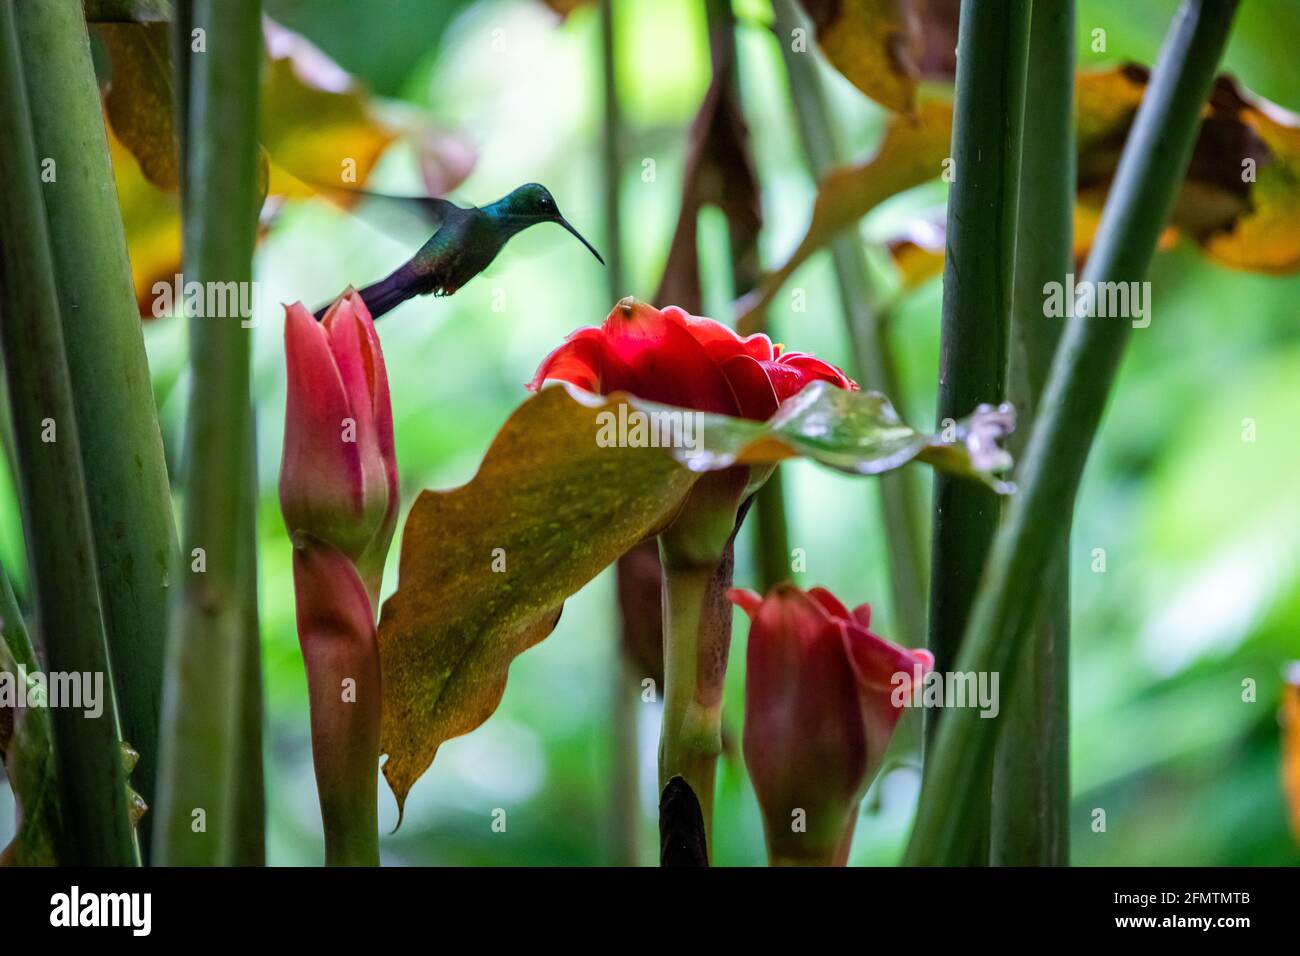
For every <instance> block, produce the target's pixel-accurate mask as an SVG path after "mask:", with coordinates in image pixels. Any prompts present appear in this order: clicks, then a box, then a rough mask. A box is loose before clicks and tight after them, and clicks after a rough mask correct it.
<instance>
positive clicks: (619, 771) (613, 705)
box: [600, 0, 641, 866]
mask: <svg viewBox="0 0 1300 956" xmlns="http://www.w3.org/2000/svg"><path fill="white" fill-rule="evenodd" d="M615 25H616V17H615V14H614V3H613V0H600V52H601V60H600V62H601V78H602V81H603V86H602V93H603V98H602V103H603V106H604V118H605V122H604V137H603V139H602V142H601V148H602V152H601V161H602V171H603V173H604V186H605V263H606V271H605V274H606V277H607V279H608V280H609V287H608V288H609V302H610V305H611V306H612V305H613V304H614V303H615V302H617V301H618V300H619V299H621V298H622V297H623V295H624V294H625V289H624V287H623V282H624V276H623V200H622V195H623V190H622V180H623V157H622V145H623V135H624V134H623V112H622V108H621V106H620V103H619V97H618V56H617V49H616V41H615ZM620 560H622V559H621V558H620ZM629 613H630V610H629V609H628V608H625V607H623V606H622V605H621V604H620V606H619V616H620V617H621V618H622V619H623V621H624V622H626V620H627V616H628V614H629ZM616 637H617V639H616V641H615V644H614V649H613V653H612V655H611V657H610V711H609V715H610V725H611V734H610V739H611V742H612V745H613V749H612V752H611V754H610V757H611V761H610V780H609V784H610V789H609V803H610V834H609V837H610V845H611V847H612V849H613V861H612V862H613V863H614V865H615V866H637V865H639V864H640V862H641V854H640V831H641V791H640V788H639V787H638V786H637V778H638V774H639V769H640V767H639V763H638V759H637V758H638V753H637V736H636V711H637V691H638V684H637V680H636V675H635V674H634V673H633V670H632V666H631V663H630V661H629V659H628V653H627V650H626V648H625V646H624V640H623V638H622V635H621V634H617V635H616Z"/></svg>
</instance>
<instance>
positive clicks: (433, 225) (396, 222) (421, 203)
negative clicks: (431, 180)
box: [319, 187, 458, 248]
mask: <svg viewBox="0 0 1300 956" xmlns="http://www.w3.org/2000/svg"><path fill="white" fill-rule="evenodd" d="M319 194H320V195H321V196H323V197H324V198H326V199H328V200H330V201H331V202H333V203H334V204H335V205H337V206H338V207H339V208H341V209H343V210H344V211H345V212H348V213H350V214H352V215H354V216H356V217H357V218H358V219H360V220H361V221H362V222H364V223H366V225H368V226H370V227H371V228H372V229H375V230H377V231H379V232H382V233H384V234H385V235H387V236H390V237H392V238H393V239H395V240H397V241H398V242H401V243H402V244H404V245H410V246H412V247H414V248H418V247H419V246H420V244H422V243H423V242H424V241H425V240H426V239H428V238H429V236H431V235H432V234H433V233H435V232H437V231H438V229H439V228H440V227H441V226H442V224H443V222H444V221H445V220H446V218H447V215H448V214H449V213H450V212H451V211H452V210H454V209H456V208H458V207H457V206H456V204H455V203H453V202H451V201H449V200H446V199H439V198H438V197H436V196H394V195H391V194H389V193H377V192H371V191H370V190H368V189H343V188H340V187H326V188H323V189H321V190H320V193H319Z"/></svg>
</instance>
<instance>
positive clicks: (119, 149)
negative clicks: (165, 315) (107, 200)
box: [108, 128, 181, 318]
mask: <svg viewBox="0 0 1300 956" xmlns="http://www.w3.org/2000/svg"><path fill="white" fill-rule="evenodd" d="M108 153H109V157H110V158H111V159H112V161H113V179H114V181H115V182H116V184H117V202H118V206H119V207H120V208H121V212H122V228H123V229H124V230H125V232H126V244H127V250H128V251H129V253H130V258H131V281H132V283H133V284H134V286H135V298H136V302H137V304H138V305H139V306H140V314H141V315H142V316H143V317H145V318H151V317H152V315H153V313H152V309H151V302H152V301H153V298H154V296H153V292H152V289H153V285H154V283H155V282H166V283H168V284H171V283H172V281H173V280H174V278H175V276H176V274H177V273H178V272H180V271H181V209H180V197H179V196H178V195H177V193H176V192H174V191H173V192H167V191H165V190H162V189H159V188H158V187H157V186H156V185H154V184H153V183H151V182H150V181H149V180H148V179H146V178H145V176H144V173H143V172H142V171H141V169H140V164H139V163H138V162H137V161H136V159H135V157H134V156H133V155H132V154H131V152H130V150H128V149H127V148H126V147H125V146H124V145H123V144H122V142H121V140H119V139H118V138H117V137H116V136H115V135H114V130H113V129H112V128H110V129H109V131H108Z"/></svg>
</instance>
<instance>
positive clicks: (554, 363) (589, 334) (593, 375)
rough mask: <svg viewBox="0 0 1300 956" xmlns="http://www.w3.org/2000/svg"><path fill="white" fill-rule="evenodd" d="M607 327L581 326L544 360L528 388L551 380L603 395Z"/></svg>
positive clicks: (536, 387)
mask: <svg viewBox="0 0 1300 956" xmlns="http://www.w3.org/2000/svg"><path fill="white" fill-rule="evenodd" d="M604 342H605V333H604V330H602V329H598V328H594V327H591V326H588V327H587V328H585V329H578V331H576V332H574V333H573V334H572V335H570V336H569V337H568V338H567V339H565V340H564V344H563V345H561V346H560V347H559V348H557V349H555V351H553V352H551V354H550V355H548V356H546V358H545V359H543V360H542V364H541V365H540V366H538V368H537V374H536V375H534V376H533V380H532V381H531V382H529V383H528V387H529V389H531V390H532V391H534V392H535V391H537V390H538V389H539V388H541V387H542V384H543V383H544V382H546V381H548V380H550V381H559V382H568V383H569V384H571V385H576V386H578V388H582V389H586V390H587V391H588V392H595V393H597V394H600V393H602V392H603V391H604V389H603V388H602V387H601V380H602V378H603V375H602V373H603V371H604V366H605V361H604V355H605V347H604Z"/></svg>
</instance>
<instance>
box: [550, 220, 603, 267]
mask: <svg viewBox="0 0 1300 956" xmlns="http://www.w3.org/2000/svg"><path fill="white" fill-rule="evenodd" d="M555 221H556V222H558V223H559V224H560V225H561V226H563V227H564V228H565V229H567V230H569V232H571V233H573V235H574V237H575V238H576V239H577V240H578V241H579V242H580V243H582V244H583V245H584V246H586V247H587V248H588V249H590V250H591V254H592V255H593V256H595V257H596V261H597V262H599V263H600V264H601V265H602V266H603V265H604V264H605V260H604V259H602V258H601V257H600V253H599V252H597V251H596V247H595V246H593V245H592V244H591V243H590V242H588V241H587V240H586V239H584V238H582V233H580V232H578V230H576V229H574V228H573V227H572V226H571V225H569V220H567V219H565V218H564V217H563V216H556V217H555Z"/></svg>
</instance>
